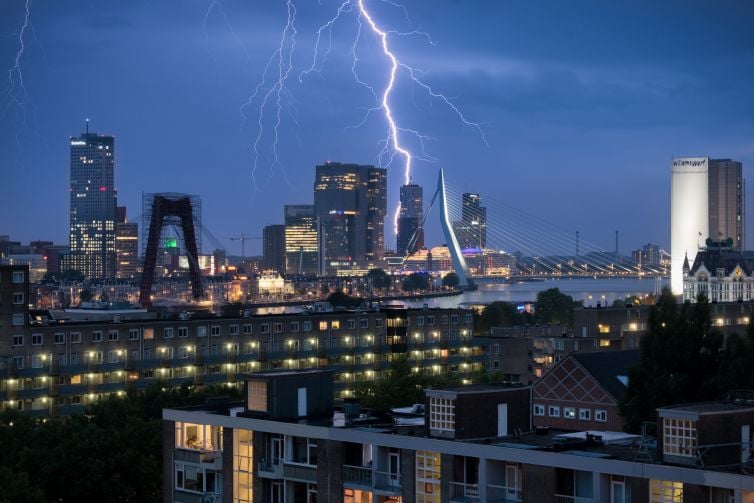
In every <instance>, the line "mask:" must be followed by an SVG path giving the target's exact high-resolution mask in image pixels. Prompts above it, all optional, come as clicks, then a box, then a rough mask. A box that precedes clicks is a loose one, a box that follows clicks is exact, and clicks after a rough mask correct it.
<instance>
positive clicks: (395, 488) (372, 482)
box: [343, 465, 401, 493]
mask: <svg viewBox="0 0 754 503" xmlns="http://www.w3.org/2000/svg"><path fill="white" fill-rule="evenodd" d="M343 484H344V485H347V486H348V485H350V486H358V487H363V488H368V489H376V490H379V491H382V492H388V493H391V492H394V493H400V491H401V475H400V474H399V473H391V472H382V471H373V470H372V469H371V468H369V467H364V466H349V465H343Z"/></svg>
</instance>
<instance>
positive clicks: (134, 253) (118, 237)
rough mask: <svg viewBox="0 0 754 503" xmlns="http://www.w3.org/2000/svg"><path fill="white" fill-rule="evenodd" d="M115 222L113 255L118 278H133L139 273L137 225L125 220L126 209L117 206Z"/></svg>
mask: <svg viewBox="0 0 754 503" xmlns="http://www.w3.org/2000/svg"><path fill="white" fill-rule="evenodd" d="M116 215H117V218H116V220H115V254H116V256H117V259H118V263H117V265H116V267H115V275H116V277H118V278H126V279H128V278H133V277H135V276H136V273H137V272H138V271H139V224H137V223H136V222H128V221H127V220H126V207H125V206H118V207H117V210H116Z"/></svg>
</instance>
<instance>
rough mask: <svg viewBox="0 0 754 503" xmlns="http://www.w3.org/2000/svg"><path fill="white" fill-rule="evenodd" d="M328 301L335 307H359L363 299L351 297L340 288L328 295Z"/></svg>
mask: <svg viewBox="0 0 754 503" xmlns="http://www.w3.org/2000/svg"><path fill="white" fill-rule="evenodd" d="M327 302H329V303H330V304H332V305H333V307H358V306H359V305H361V299H359V298H356V297H351V296H350V295H348V294H346V293H343V292H342V291H340V290H336V291H334V292H333V293H331V294H330V295H329V296H328V297H327Z"/></svg>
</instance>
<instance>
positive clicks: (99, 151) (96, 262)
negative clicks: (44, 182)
mask: <svg viewBox="0 0 754 503" xmlns="http://www.w3.org/2000/svg"><path fill="white" fill-rule="evenodd" d="M70 147H71V151H70V164H71V178H70V182H71V184H70V229H69V230H70V234H69V237H70V246H71V253H70V263H69V264H68V265H69V267H70V268H71V269H74V270H77V271H80V272H82V273H83V274H84V275H85V276H86V277H87V278H92V279H111V278H114V277H115V273H116V250H115V208H116V204H117V202H116V200H117V194H116V193H115V138H113V137H112V136H104V135H98V134H96V133H89V132H88V131H87V132H86V133H83V134H81V135H80V136H78V137H71V140H70Z"/></svg>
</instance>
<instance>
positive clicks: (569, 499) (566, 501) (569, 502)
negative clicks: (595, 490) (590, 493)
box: [555, 494, 593, 503]
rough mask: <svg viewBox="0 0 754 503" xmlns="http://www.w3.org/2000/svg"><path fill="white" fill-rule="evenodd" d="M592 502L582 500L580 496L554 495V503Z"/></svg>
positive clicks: (587, 499)
mask: <svg viewBox="0 0 754 503" xmlns="http://www.w3.org/2000/svg"><path fill="white" fill-rule="evenodd" d="M592 501H593V500H592V498H582V497H581V496H569V495H567V494H556V495H555V503H592Z"/></svg>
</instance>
